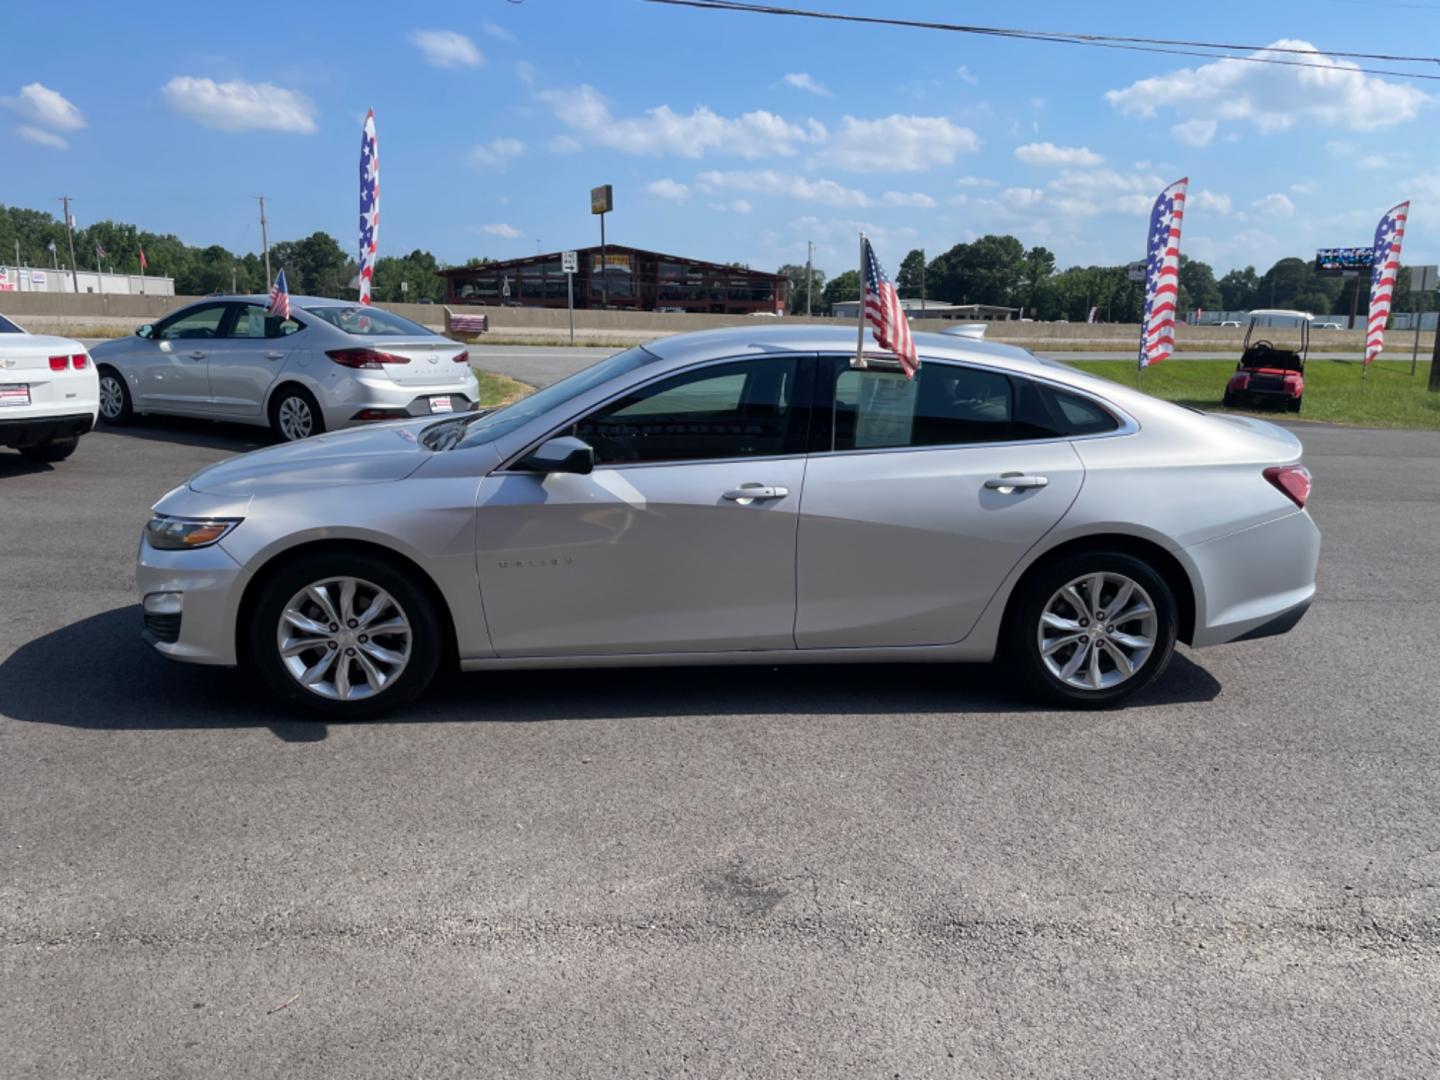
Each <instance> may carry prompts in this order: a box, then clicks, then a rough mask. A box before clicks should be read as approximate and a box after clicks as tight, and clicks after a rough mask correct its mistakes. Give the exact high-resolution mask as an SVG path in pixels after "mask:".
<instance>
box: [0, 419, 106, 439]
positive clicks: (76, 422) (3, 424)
mask: <svg viewBox="0 0 1440 1080" xmlns="http://www.w3.org/2000/svg"><path fill="white" fill-rule="evenodd" d="M94 426H95V414H94V413H91V412H82V413H63V414H61V415H59V416H17V417H13V418H12V417H6V416H0V446H33V445H35V444H36V443H47V442H53V441H54V440H55V439H70V438H75V437H78V436H80V435H84V434H85V433H86V432H88V431H89V430H90V429H91V428H92V427H94Z"/></svg>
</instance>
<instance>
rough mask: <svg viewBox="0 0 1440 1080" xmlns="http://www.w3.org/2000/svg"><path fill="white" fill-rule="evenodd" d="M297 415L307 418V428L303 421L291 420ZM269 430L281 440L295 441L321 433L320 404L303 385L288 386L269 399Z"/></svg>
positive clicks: (323, 429)
mask: <svg viewBox="0 0 1440 1080" xmlns="http://www.w3.org/2000/svg"><path fill="white" fill-rule="evenodd" d="M297 415H299V416H307V417H308V418H309V425H308V430H306V429H305V425H304V424H303V423H301V422H299V421H296V422H292V418H293V417H296V416H297ZM270 430H271V431H272V432H274V433H275V438H277V439H278V440H280V441H281V442H296V441H298V440H300V439H308V438H310V436H312V435H323V434H324V433H325V417H324V416H322V415H321V414H320V406H319V404H318V403H317V402H316V401H315V396H314V395H313V394H311V393H310V391H309V390H306V389H305V388H304V387H303V386H288V387H286V388H285V389H283V390H281V391H280V392H279V393H278V394H276V395H275V396H274V397H273V398H272V399H271V400H270Z"/></svg>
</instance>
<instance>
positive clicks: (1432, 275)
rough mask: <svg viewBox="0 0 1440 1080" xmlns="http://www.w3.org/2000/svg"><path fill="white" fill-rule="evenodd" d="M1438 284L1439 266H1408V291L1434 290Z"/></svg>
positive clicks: (1439, 282)
mask: <svg viewBox="0 0 1440 1080" xmlns="http://www.w3.org/2000/svg"><path fill="white" fill-rule="evenodd" d="M1437 285H1440V266H1412V267H1410V291H1411V292H1434V291H1435V289H1436V286H1437Z"/></svg>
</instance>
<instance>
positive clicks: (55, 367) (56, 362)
mask: <svg viewBox="0 0 1440 1080" xmlns="http://www.w3.org/2000/svg"><path fill="white" fill-rule="evenodd" d="M69 366H70V357H68V356H52V357H50V370H51V371H64V370H65V369H66V368H68V367H69Z"/></svg>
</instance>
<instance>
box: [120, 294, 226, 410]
mask: <svg viewBox="0 0 1440 1080" xmlns="http://www.w3.org/2000/svg"><path fill="white" fill-rule="evenodd" d="M225 314H226V305H225V304H224V303H208V304H196V305H194V306H193V307H189V308H185V309H184V310H182V311H178V312H176V313H175V314H174V315H172V316H170V317H169V318H168V319H165V320H163V321H161V322H159V323H157V324H156V326H155V330H154V331H153V332H152V336H151V338H150V339H148V340H146V339H139V340H138V341H137V342H136V344H135V347H134V349H133V351H132V353H131V355H132V357H133V358H134V360H133V365H132V366H133V368H134V371H135V376H136V385H137V386H138V388H139V390H138V394H137V400H136V407H137V408H139V409H140V410H141V411H142V412H143V411H154V412H178V413H193V414H199V415H207V414H208V413H209V412H210V375H209V371H208V369H207V365H208V363H209V360H210V349H211V347H212V346H213V345H214V343H215V339H216V338H217V337H218V336H219V334H220V329H221V323H222V321H223V320H224V318H225Z"/></svg>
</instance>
